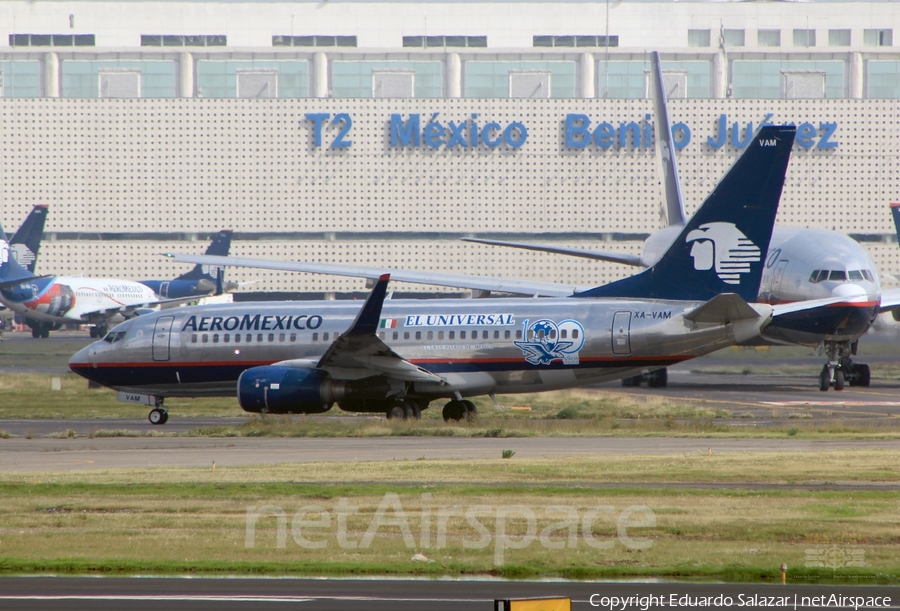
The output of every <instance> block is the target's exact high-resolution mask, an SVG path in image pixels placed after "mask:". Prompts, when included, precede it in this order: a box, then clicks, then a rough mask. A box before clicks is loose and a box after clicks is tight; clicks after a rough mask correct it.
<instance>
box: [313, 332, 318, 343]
mask: <svg viewBox="0 0 900 611" xmlns="http://www.w3.org/2000/svg"><path fill="white" fill-rule="evenodd" d="M313 341H314V342H317V341H319V334H318V333H313Z"/></svg>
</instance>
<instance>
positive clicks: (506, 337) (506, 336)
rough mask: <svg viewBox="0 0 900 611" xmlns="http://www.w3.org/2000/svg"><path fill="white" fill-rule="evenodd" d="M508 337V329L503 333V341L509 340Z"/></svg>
mask: <svg viewBox="0 0 900 611" xmlns="http://www.w3.org/2000/svg"><path fill="white" fill-rule="evenodd" d="M510 335H511V334H510V332H509V329H507V330H506V331H504V332H503V339H509V336H510Z"/></svg>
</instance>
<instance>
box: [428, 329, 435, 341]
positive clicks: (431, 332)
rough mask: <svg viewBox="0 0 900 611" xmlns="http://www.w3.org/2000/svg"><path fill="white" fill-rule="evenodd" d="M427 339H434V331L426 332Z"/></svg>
mask: <svg viewBox="0 0 900 611" xmlns="http://www.w3.org/2000/svg"><path fill="white" fill-rule="evenodd" d="M428 339H434V331H429V332H428Z"/></svg>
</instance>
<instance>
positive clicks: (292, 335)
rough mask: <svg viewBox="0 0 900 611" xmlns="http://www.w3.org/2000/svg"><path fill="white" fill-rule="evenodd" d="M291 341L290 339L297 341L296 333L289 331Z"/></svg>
mask: <svg viewBox="0 0 900 611" xmlns="http://www.w3.org/2000/svg"><path fill="white" fill-rule="evenodd" d="M291 341H292V342H295V341H297V334H296V333H291Z"/></svg>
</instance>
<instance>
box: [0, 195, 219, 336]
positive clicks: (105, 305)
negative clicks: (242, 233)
mask: <svg viewBox="0 0 900 611" xmlns="http://www.w3.org/2000/svg"><path fill="white" fill-rule="evenodd" d="M46 213H47V208H46V206H36V207H35V208H34V209H33V210H32V212H31V214H30V215H29V217H28V219H26V222H25V223H24V224H23V226H22V227H23V230H25V228H26V227H28V230H27V231H26V233H27V236H28V237H27V238H26V240H27V241H28V243H29V244H32V246H31V247H30V248H28V249H27V251H28V252H30V253H32V257H31V264H32V267H31V268H30V269H31V271H29V269H26V268H25V267H23V266H22V265H20V263H19V260H21V255H19V256H18V260H17V256H15V253H16V252H17V250H16V249H15V248H12V247H11V246H10V244H9V243H8V242H7V241H6V239H5V235H6V234H4V233H2V227H0V236H3V237H2V240H0V303H2V304H3V305H4V306H6V307H7V308H9V309H11V310H13V311H14V312H16V313H17V314H20V315H22V316H24V317H25V319H26V323H27V324H28V326H29V327H30V328H31V334H32V336H33V337H36V338H38V337H42V338H46V337H48V336H49V334H50V331H52V330H55V329H59V328H61V327H62V326H63V325H65V324H70V323H74V324H88V325H91V337H103V336H104V335H106V334H107V333H108V331H109V325H110V324H113V323H118V322H122V321H123V320H126V319H128V318H131V317H133V316H136V315H139V314H142V313H147V312H150V311H152V309H153V308H156V307H159V306H160V305H165V304H175V303H183V302H184V301H185V300H188V299H191V298H196V297H199V296H203V295H209V294H210V293H212V292H213V291H214V290H215V289H216V282H217V278H214V277H212V276H211V275H210V273H209V271H208V270H206V271H205V270H204V269H203V268H202V266H200V265H197V266H196V267H195V268H194V269H193V270H192V271H191V272H188V273H187V274H184V275H182V276H179V277H178V278H176V279H174V280H166V281H162V280H148V281H143V283H142V282H134V281H131V280H120V279H111V278H85V277H79V276H74V277H72V276H70V277H65V276H38V275H35V274H34V273H33V270H34V267H33V265H34V263H35V262H36V259H37V251H38V248H39V246H40V234H41V232H42V231H43V224H44V219H45V218H46ZM33 218H39V219H40V222H37V221H33V220H32V219H33ZM230 244H231V231H230V230H225V231H222V232H220V233H219V234H218V235H217V236H216V239H214V240H213V242H212V244H211V245H210V246H209V248H208V249H207V254H219V255H227V254H228V248H229V246H230ZM219 275H221V273H220V274H219ZM147 284H151V285H152V286H154V287H156V289H157V290H160V291H162V292H163V293H164V297H165V298H161V296H160V295H158V294H157V293H155V292H154V289H153V288H151V287H150V286H147Z"/></svg>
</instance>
